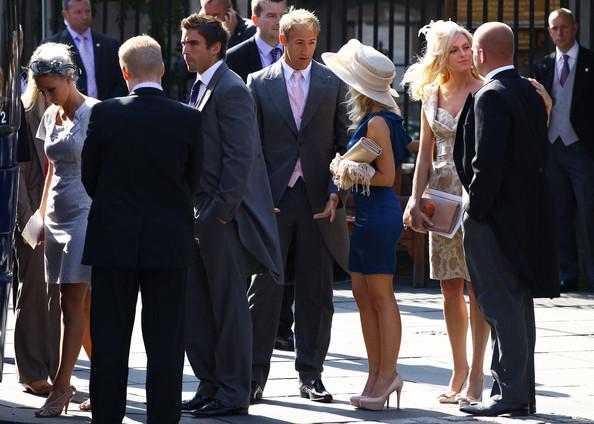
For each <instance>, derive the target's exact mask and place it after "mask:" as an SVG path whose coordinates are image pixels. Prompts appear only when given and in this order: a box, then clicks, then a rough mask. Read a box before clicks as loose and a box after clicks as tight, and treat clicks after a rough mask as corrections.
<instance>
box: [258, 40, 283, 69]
mask: <svg viewBox="0 0 594 424" xmlns="http://www.w3.org/2000/svg"><path fill="white" fill-rule="evenodd" d="M254 38H255V40H256V46H258V53H260V63H261V64H262V68H266V67H267V66H270V65H272V64H273V63H274V62H273V61H272V55H271V54H270V53H271V52H272V50H273V49H276V48H279V49H280V51H281V55H282V52H283V51H284V50H283V45H282V44H281V43H278V44H277V45H276V46H271V45H270V44H268V43H267V42H266V41H264V40H262V37H261V36H260V32H257V33H256V36H255V37H254ZM279 57H280V56H279Z"/></svg>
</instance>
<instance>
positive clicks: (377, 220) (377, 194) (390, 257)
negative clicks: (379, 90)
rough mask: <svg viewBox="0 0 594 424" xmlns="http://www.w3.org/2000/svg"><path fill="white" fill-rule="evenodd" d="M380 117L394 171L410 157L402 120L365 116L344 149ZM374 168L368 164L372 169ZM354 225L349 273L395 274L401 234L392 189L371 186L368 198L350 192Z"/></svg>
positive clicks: (388, 113)
mask: <svg viewBox="0 0 594 424" xmlns="http://www.w3.org/2000/svg"><path fill="white" fill-rule="evenodd" d="M374 116H380V117H382V118H383V119H384V120H385V121H386V124H388V128H389V129H390V134H391V137H390V138H391V141H392V151H393V153H394V162H395V165H396V167H398V166H400V164H401V163H402V161H403V160H404V159H406V158H407V157H408V156H409V155H410V153H409V152H408V150H407V148H406V145H407V144H408V143H410V137H409V136H408V135H407V134H406V132H405V131H404V128H403V126H402V118H401V117H400V116H398V115H397V114H396V113H394V112H392V111H389V110H381V111H379V112H373V113H370V114H368V115H367V116H366V117H365V118H364V119H363V121H362V122H361V125H359V127H358V128H357V130H356V131H355V133H354V134H353V137H352V138H351V140H350V141H349V144H348V148H350V147H351V146H352V145H353V144H355V143H356V142H357V141H358V140H359V139H360V138H361V137H364V136H365V135H367V123H368V122H369V120H370V119H371V118H373V117H374ZM373 165H374V164H373V163H372V166H373ZM353 196H354V202H355V213H356V217H355V224H354V226H353V233H352V235H351V247H350V252H349V271H351V272H359V273H362V274H366V275H372V274H389V275H393V274H394V272H395V270H396V243H398V240H399V239H400V234H401V233H402V228H403V227H402V208H401V207H400V200H399V199H398V197H397V196H396V193H395V192H394V189H393V188H392V187H378V186H371V190H370V195H369V196H367V195H365V194H363V193H362V190H361V188H360V187H359V190H358V191H357V190H356V188H353Z"/></svg>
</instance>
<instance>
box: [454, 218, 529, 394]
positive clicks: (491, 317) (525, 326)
mask: <svg viewBox="0 0 594 424" xmlns="http://www.w3.org/2000/svg"><path fill="white" fill-rule="evenodd" d="M462 225H463V230H464V252H465V255H466V263H467V264H468V271H469V273H470V278H471V280H472V286H473V288H474V292H475V295H476V299H477V302H478V305H479V307H480V309H481V312H482V313H483V315H484V316H485V319H486V320H487V322H488V323H489V325H490V326H491V341H492V347H493V359H492V362H491V373H492V374H493V379H494V383H493V390H492V393H491V394H492V395H501V399H502V400H503V401H505V402H514V403H522V404H528V403H533V402H534V399H535V376H534V345H535V342H536V327H535V322H534V303H533V299H532V295H531V292H530V288H529V285H528V283H527V282H526V281H523V280H522V278H521V277H520V276H519V274H518V272H517V271H516V270H515V269H514V267H513V266H512V264H511V262H510V261H509V260H508V259H507V257H506V256H505V254H504V252H503V251H502V250H501V248H500V246H499V243H498V241H497V239H496V237H495V234H494V233H493V231H492V230H491V228H490V227H489V226H488V225H487V224H486V223H484V222H479V221H477V220H475V219H473V218H471V217H470V216H468V214H465V216H464V221H463V223H462Z"/></svg>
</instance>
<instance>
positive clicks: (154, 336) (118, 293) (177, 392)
mask: <svg viewBox="0 0 594 424" xmlns="http://www.w3.org/2000/svg"><path fill="white" fill-rule="evenodd" d="M186 280H187V269H186V268H174V269H150V270H149V269H143V270H134V269H115V268H102V267H96V266H94V267H93V273H92V279H91V284H92V290H91V337H92V340H93V352H92V357H93V359H92V361H91V382H90V391H91V404H92V405H93V421H92V422H93V424H116V423H121V422H122V420H123V418H124V414H125V411H126V388H127V383H128V357H129V354H130V340H131V337H132V328H133V326H134V315H135V311H136V301H137V298H138V290H139V288H140V293H141V296H142V337H143V339H144V347H145V349H146V356H147V366H146V395H147V419H148V421H147V422H148V423H151V424H169V423H177V422H179V419H180V416H181V408H180V404H181V390H182V376H183V366H184V346H183V341H184V308H182V307H180V305H183V298H184V294H185V287H186Z"/></svg>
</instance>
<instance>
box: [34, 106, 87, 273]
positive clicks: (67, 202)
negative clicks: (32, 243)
mask: <svg viewBox="0 0 594 424" xmlns="http://www.w3.org/2000/svg"><path fill="white" fill-rule="evenodd" d="M95 103H98V101H97V100H95V99H92V98H89V97H87V98H85V101H84V102H83V103H82V104H81V105H80V107H79V108H78V109H77V110H76V112H75V114H74V121H73V124H72V125H71V126H60V125H56V114H57V111H58V107H57V106H55V105H52V106H50V107H49V108H48V109H47V110H46V111H45V114H44V116H43V120H42V122H41V125H39V129H38V131H37V138H39V139H41V140H43V142H44V149H45V154H46V155H47V157H48V159H49V160H50V161H51V163H52V165H53V166H54V175H53V177H52V180H51V183H50V188H49V193H48V199H47V205H46V216H45V227H44V231H45V242H44V253H45V278H46V281H47V282H48V283H57V284H67V283H90V281H91V267H90V266H87V265H82V264H81V259H82V253H83V247H84V244H85V233H86V229H87V215H88V214H89V208H90V206H91V199H90V198H89V196H88V195H87V192H86V191H85V188H84V187H83V185H82V181H81V175H80V165H81V153H82V147H83V144H84V141H85V138H86V135H87V127H88V125H89V118H90V115H91V108H92V106H93V105H94V104H95Z"/></svg>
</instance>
